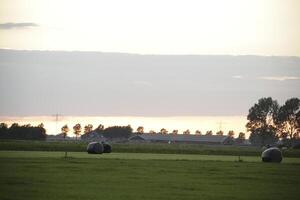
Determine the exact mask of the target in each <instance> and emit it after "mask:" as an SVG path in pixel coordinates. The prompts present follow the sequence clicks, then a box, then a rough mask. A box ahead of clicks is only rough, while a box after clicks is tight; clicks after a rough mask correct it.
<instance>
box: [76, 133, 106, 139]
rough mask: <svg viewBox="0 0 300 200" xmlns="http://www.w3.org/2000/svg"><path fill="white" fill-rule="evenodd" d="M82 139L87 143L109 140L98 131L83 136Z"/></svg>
mask: <svg viewBox="0 0 300 200" xmlns="http://www.w3.org/2000/svg"><path fill="white" fill-rule="evenodd" d="M81 139H82V140H85V141H106V140H107V139H106V138H105V137H104V136H103V135H102V134H101V133H98V132H96V131H92V132H89V133H85V134H83V135H82V136H81Z"/></svg>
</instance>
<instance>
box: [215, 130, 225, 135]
mask: <svg viewBox="0 0 300 200" xmlns="http://www.w3.org/2000/svg"><path fill="white" fill-rule="evenodd" d="M216 135H224V132H223V131H221V130H220V131H218V132H216Z"/></svg>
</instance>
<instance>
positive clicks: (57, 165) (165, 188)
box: [0, 151, 300, 200]
mask: <svg viewBox="0 0 300 200" xmlns="http://www.w3.org/2000/svg"><path fill="white" fill-rule="evenodd" d="M63 156H64V153H63V152H38V151H35V152H30V151H0V199H1V200H2V199H14V200H17V199H22V200H24V199H58V200H60V199H72V200H74V199H106V200H110V199H122V200H123V199H124V200H125V199H143V200H146V199H185V200H186V199H204V200H205V199H270V200H271V199H272V200H276V199H280V200H282V199H297V198H299V196H300V190H299V186H300V159H299V158H284V161H283V163H281V164H274V163H273V164H272V163H262V162H260V159H259V157H255V156H251V157H248V156H243V157H242V160H243V162H237V156H212V155H209V156H207V155H185V154H150V153H111V154H103V155H89V154H86V153H83V152H71V153H68V156H69V157H68V158H66V159H65V158H63Z"/></svg>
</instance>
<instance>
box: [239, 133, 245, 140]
mask: <svg viewBox="0 0 300 200" xmlns="http://www.w3.org/2000/svg"><path fill="white" fill-rule="evenodd" d="M238 139H240V140H245V139H246V135H245V133H243V132H240V133H239V136H238Z"/></svg>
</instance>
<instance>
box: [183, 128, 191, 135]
mask: <svg viewBox="0 0 300 200" xmlns="http://www.w3.org/2000/svg"><path fill="white" fill-rule="evenodd" d="M183 134H184V135H189V134H191V132H190V130H189V129H187V130H186V131H183Z"/></svg>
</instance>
